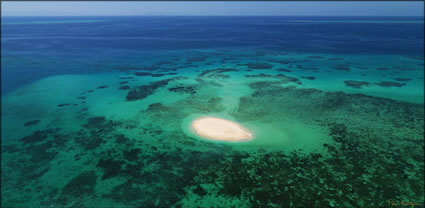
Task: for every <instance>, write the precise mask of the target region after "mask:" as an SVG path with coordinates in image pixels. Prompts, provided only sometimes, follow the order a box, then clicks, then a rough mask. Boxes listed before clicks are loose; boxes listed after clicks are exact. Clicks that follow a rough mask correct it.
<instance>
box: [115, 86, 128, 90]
mask: <svg viewBox="0 0 425 208" xmlns="http://www.w3.org/2000/svg"><path fill="white" fill-rule="evenodd" d="M118 89H119V90H129V89H130V87H129V86H121V87H120V88H118Z"/></svg>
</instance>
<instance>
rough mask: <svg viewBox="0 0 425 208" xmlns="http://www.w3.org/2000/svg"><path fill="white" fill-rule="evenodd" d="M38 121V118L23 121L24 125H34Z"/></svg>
mask: <svg viewBox="0 0 425 208" xmlns="http://www.w3.org/2000/svg"><path fill="white" fill-rule="evenodd" d="M38 123H40V120H31V121H27V122H25V123H24V126H34V125H37V124H38Z"/></svg>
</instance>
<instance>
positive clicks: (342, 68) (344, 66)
mask: <svg viewBox="0 0 425 208" xmlns="http://www.w3.org/2000/svg"><path fill="white" fill-rule="evenodd" d="M333 68H334V69H335V70H338V71H346V72H349V71H351V69H350V65H348V64H338V65H336V66H334V67H333Z"/></svg>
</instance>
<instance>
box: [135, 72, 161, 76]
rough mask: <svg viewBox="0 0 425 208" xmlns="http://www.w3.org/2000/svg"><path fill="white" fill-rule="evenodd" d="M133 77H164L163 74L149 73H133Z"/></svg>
mask: <svg viewBox="0 0 425 208" xmlns="http://www.w3.org/2000/svg"><path fill="white" fill-rule="evenodd" d="M134 75H136V76H138V77H146V76H151V77H162V76H165V74H161V73H150V72H135V73H134Z"/></svg>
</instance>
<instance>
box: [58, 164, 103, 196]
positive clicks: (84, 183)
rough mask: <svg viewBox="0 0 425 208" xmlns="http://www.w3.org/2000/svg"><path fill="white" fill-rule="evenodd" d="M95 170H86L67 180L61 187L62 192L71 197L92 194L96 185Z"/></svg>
mask: <svg viewBox="0 0 425 208" xmlns="http://www.w3.org/2000/svg"><path fill="white" fill-rule="evenodd" d="M96 179H97V175H96V172H95V171H93V170H91V171H86V172H83V173H81V174H80V175H78V176H76V177H75V178H73V179H72V180H71V181H69V182H68V183H67V184H66V185H65V187H64V188H63V194H66V195H71V196H73V197H83V196H85V197H87V196H90V195H93V194H94V187H95V186H96Z"/></svg>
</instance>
